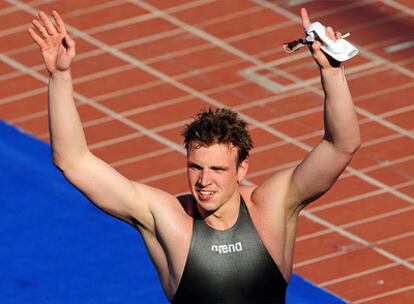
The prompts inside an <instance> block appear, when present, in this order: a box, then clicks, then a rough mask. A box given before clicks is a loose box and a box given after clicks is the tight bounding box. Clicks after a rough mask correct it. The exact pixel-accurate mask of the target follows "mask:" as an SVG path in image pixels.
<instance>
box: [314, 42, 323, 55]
mask: <svg viewBox="0 0 414 304" xmlns="http://www.w3.org/2000/svg"><path fill="white" fill-rule="evenodd" d="M321 45H322V43H321V42H320V41H318V40H315V41H314V42H313V43H312V52H313V53H315V52H318V51H320V49H321Z"/></svg>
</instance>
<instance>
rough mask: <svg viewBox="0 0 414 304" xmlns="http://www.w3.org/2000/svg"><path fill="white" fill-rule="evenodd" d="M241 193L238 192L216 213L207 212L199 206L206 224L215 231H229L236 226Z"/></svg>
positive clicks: (215, 211)
mask: <svg viewBox="0 0 414 304" xmlns="http://www.w3.org/2000/svg"><path fill="white" fill-rule="evenodd" d="M240 203H241V201H240V193H238V192H236V193H235V195H233V196H232V197H231V198H230V199H229V200H228V201H227V202H226V203H225V204H223V205H222V206H221V207H220V208H219V209H217V210H214V211H207V210H204V209H203V208H201V207H200V206H199V205H198V204H197V209H198V212H199V213H200V215H201V217H202V218H203V219H204V222H205V223H206V224H207V225H209V226H210V227H211V228H213V229H215V230H227V229H229V228H231V227H233V226H234V224H235V223H236V221H237V219H238V217H239V210H240Z"/></svg>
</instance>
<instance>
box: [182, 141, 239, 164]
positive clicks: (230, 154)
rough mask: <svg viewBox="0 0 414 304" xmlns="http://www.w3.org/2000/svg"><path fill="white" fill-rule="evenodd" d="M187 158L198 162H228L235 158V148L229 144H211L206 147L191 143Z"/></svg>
mask: <svg viewBox="0 0 414 304" xmlns="http://www.w3.org/2000/svg"><path fill="white" fill-rule="evenodd" d="M187 159H188V160H189V161H193V162H196V163H200V164H204V163H206V164H228V163H229V162H234V161H236V159H237V149H236V148H235V147H234V146H232V145H229V144H213V145H211V146H208V147H204V146H197V145H191V146H190V147H189V148H188V150H187Z"/></svg>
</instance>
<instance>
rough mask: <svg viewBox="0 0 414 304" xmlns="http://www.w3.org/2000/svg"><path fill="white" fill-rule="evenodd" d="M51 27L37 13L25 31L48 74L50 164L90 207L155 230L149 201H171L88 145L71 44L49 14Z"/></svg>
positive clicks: (55, 15)
mask: <svg viewBox="0 0 414 304" xmlns="http://www.w3.org/2000/svg"><path fill="white" fill-rule="evenodd" d="M53 18H54V20H55V24H53V23H52V22H51V21H50V20H49V18H48V16H47V15H46V14H45V13H43V12H39V16H38V19H35V20H33V22H32V24H33V27H34V28H30V29H29V30H28V32H29V34H30V36H31V37H32V39H33V40H34V42H35V43H36V44H37V45H38V46H39V47H40V50H41V53H42V56H43V59H44V62H45V66H46V69H47V70H48V72H49V91H48V93H49V104H48V106H49V127H50V140H51V147H52V154H53V162H54V164H55V165H56V166H57V167H58V168H59V169H60V170H62V172H63V174H64V175H65V177H66V178H67V179H68V180H69V181H70V182H71V183H72V184H73V185H74V186H75V187H77V188H78V189H79V190H80V191H82V192H83V193H84V194H85V195H86V196H87V197H88V198H89V199H90V200H91V201H92V202H93V203H94V204H95V205H97V206H98V207H99V208H101V209H103V210H104V211H106V212H108V213H110V214H111V215H113V216H116V217H118V218H120V219H123V220H125V221H127V222H129V223H130V224H134V225H136V224H138V226H139V227H141V228H142V227H144V228H147V229H149V230H153V229H154V220H153V216H152V210H151V208H150V206H149V204H148V202H149V201H150V199H149V197H150V196H151V198H152V199H158V200H163V199H173V197H172V196H169V195H167V194H166V193H164V192H162V191H161V190H157V189H154V188H151V187H149V186H145V185H142V184H139V183H136V182H133V181H130V180H128V179H127V178H125V177H124V176H122V175H121V174H119V173H118V172H117V171H116V170H115V169H113V168H112V167H111V166H109V165H108V164H106V163H105V162H104V161H102V160H101V159H99V158H97V157H96V156H94V155H93V154H92V153H91V152H90V150H89V149H88V147H87V143H86V139H85V134H84V132H83V129H82V125H81V121H80V118H79V114H78V112H77V109H76V106H75V103H74V99H73V86H72V78H71V72H70V66H71V63H72V60H73V59H74V57H75V53H76V52H75V42H74V41H73V40H72V39H71V38H70V36H69V35H68V33H67V31H66V28H65V25H64V23H63V21H62V18H61V17H60V16H59V14H58V13H57V12H56V11H54V12H53Z"/></svg>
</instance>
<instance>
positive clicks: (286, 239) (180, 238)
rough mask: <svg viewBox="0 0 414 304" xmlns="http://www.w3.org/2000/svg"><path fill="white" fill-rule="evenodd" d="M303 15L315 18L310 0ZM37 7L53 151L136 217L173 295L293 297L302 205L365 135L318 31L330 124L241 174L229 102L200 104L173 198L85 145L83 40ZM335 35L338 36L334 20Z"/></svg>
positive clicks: (106, 204)
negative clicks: (292, 151)
mask: <svg viewBox="0 0 414 304" xmlns="http://www.w3.org/2000/svg"><path fill="white" fill-rule="evenodd" d="M301 14H302V21H303V26H307V25H308V24H309V23H310V21H309V18H308V15H307V13H306V10H304V9H302V11H301ZM53 17H54V19H55V21H56V25H53V24H52V23H51V22H50V20H49V19H48V17H47V16H46V15H45V14H44V13H43V12H39V18H38V19H36V20H33V26H34V28H35V29H36V30H34V29H29V34H30V36H31V37H32V38H33V40H34V41H35V42H36V43H37V44H38V45H39V47H40V49H41V52H42V56H43V59H44V62H45V65H46V68H47V70H48V71H49V75H50V78H49V79H50V81H49V116H50V132H51V147H52V151H53V161H54V163H55V164H56V166H57V167H58V168H60V169H61V170H62V172H63V174H64V175H65V176H66V178H67V179H68V180H69V181H70V182H71V183H72V184H73V185H74V186H75V187H77V188H78V189H79V190H80V191H82V192H83V193H85V194H86V195H87V197H88V198H89V199H90V200H91V201H92V202H93V203H94V204H95V205H97V206H98V207H99V208H101V209H103V210H105V211H106V212H108V213H109V214H111V215H113V216H115V217H117V218H120V219H122V220H124V221H126V222H128V223H129V224H131V225H132V226H134V227H136V228H137V229H138V230H139V231H140V233H141V234H142V237H143V239H144V241H145V244H146V246H147V248H148V253H149V255H150V256H151V258H152V261H153V263H154V265H155V267H156V269H157V271H158V275H159V278H160V281H161V284H162V287H163V289H164V291H165V294H166V296H167V297H168V299H170V300H171V301H173V302H177V303H178V302H193V303H199V302H210V303H211V302H220V303H223V302H237V303H242V302H245V303H252V302H266V303H270V302H273V303H284V301H285V292H286V286H287V281H288V280H289V278H290V274H291V271H292V264H293V261H292V257H293V247H294V241H295V231H296V222H297V218H298V214H299V212H300V210H302V209H303V208H304V207H305V206H306V205H307V204H309V203H310V202H312V201H313V200H315V199H316V198H318V197H319V196H321V195H322V194H323V193H325V192H326V191H327V190H328V189H329V188H330V187H331V186H332V185H333V183H334V182H335V181H336V179H337V178H338V176H339V175H340V173H341V172H342V171H343V170H344V169H345V167H346V166H347V165H348V163H349V162H350V160H351V158H352V155H353V153H354V152H355V151H356V150H357V149H358V147H359V145H360V136H359V128H358V122H357V117H356V114H355V111H354V107H353V102H352V98H351V95H350V92H349V89H348V86H347V83H346V80H345V75H344V71H343V69H342V68H341V66H340V64H339V63H338V62H336V61H334V60H332V59H331V58H328V57H327V56H325V54H324V53H323V52H321V50H320V43H319V42H317V41H316V42H314V43H313V45H312V47H311V52H312V55H313V57H314V59H315V61H316V63H317V64H318V66H319V68H320V72H321V78H322V84H323V88H324V92H325V135H324V137H323V138H322V140H321V142H320V143H319V144H318V145H317V146H316V147H315V148H314V149H313V150H312V151H311V152H310V153H309V154H308V156H307V157H306V158H305V159H304V160H303V161H302V162H301V163H300V164H299V165H298V166H297V167H295V168H291V169H287V170H284V171H281V172H277V173H275V174H274V175H273V176H271V177H270V178H268V179H267V180H266V181H265V182H264V183H262V184H260V185H257V186H244V185H242V184H241V181H242V180H243V179H244V177H245V176H246V174H247V170H248V165H249V162H248V155H249V150H250V149H251V147H252V141H251V139H250V136H249V134H248V132H247V130H246V124H245V123H244V122H243V121H242V120H241V119H240V118H239V117H238V115H237V114H236V113H234V112H232V111H230V110H227V109H219V110H216V111H212V110H210V111H207V112H203V113H200V114H199V115H198V117H197V119H196V120H194V121H193V122H192V123H191V124H190V125H188V126H187V128H186V130H185V132H184V137H185V144H186V148H187V175H188V183H189V187H190V190H191V195H187V196H183V197H180V198H178V199H177V198H176V197H174V196H172V195H170V194H168V193H165V192H164V191H162V190H159V189H155V188H153V187H150V186H147V185H144V184H141V183H138V182H135V181H131V180H128V179H127V178H125V177H124V176H122V175H120V174H119V173H118V172H117V171H115V170H114V169H113V168H111V167H110V166H109V165H108V164H106V163H105V162H103V161H102V160H100V159H98V158H97V157H96V156H94V155H93V154H92V153H91V152H90V151H89V149H88V147H87V144H86V140H85V136H84V133H83V130H82V126H81V122H80V119H79V116H78V113H77V111H76V107H75V104H74V100H73V96H72V95H73V88H72V79H71V73H70V66H71V62H72V60H73V58H74V57H75V42H74V41H73V40H72V39H71V38H70V37H69V35H68V34H67V32H66V29H65V25H64V23H63V21H62V19H61V18H60V16H59V15H58V14H57V12H53ZM326 31H327V34H328V36H329V37H330V38H331V39H332V40H335V39H337V38H339V37H341V34H340V33H336V34H334V31H333V30H332V28H329V27H328V28H327V29H326Z"/></svg>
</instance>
